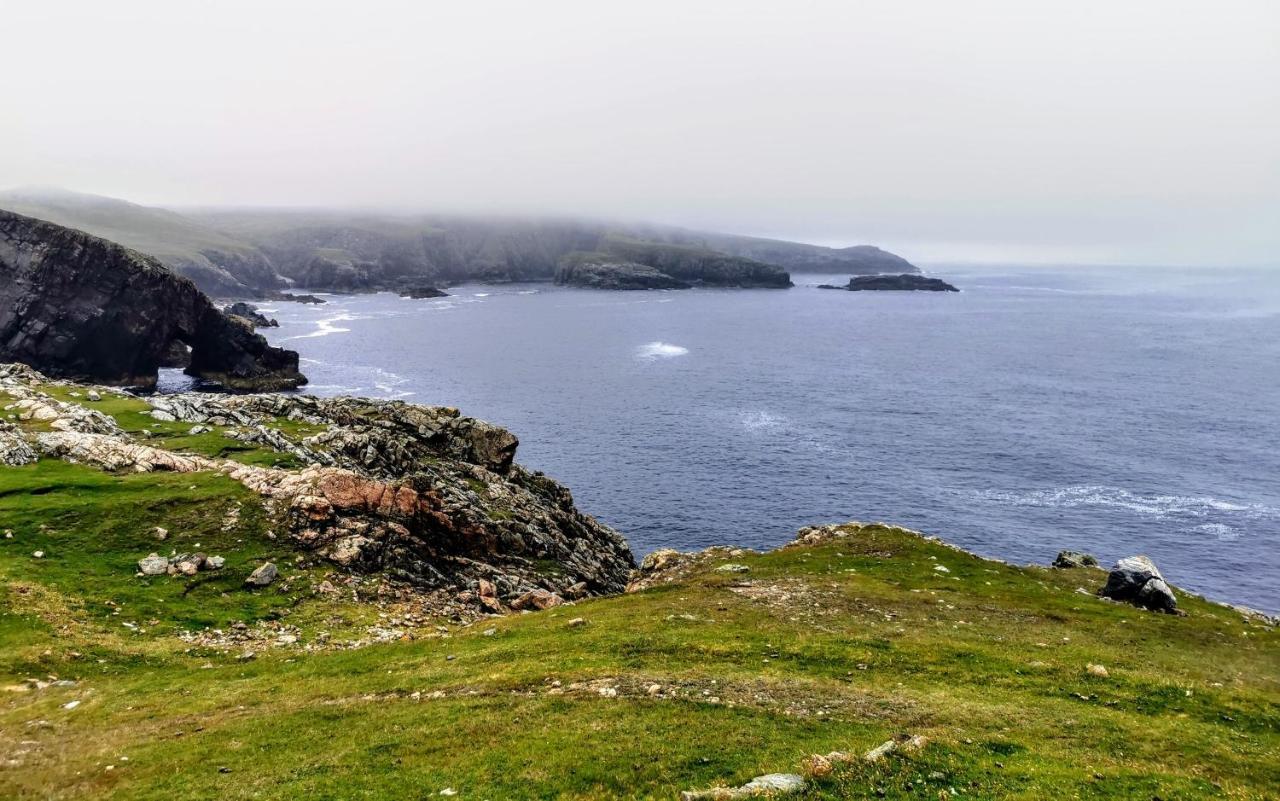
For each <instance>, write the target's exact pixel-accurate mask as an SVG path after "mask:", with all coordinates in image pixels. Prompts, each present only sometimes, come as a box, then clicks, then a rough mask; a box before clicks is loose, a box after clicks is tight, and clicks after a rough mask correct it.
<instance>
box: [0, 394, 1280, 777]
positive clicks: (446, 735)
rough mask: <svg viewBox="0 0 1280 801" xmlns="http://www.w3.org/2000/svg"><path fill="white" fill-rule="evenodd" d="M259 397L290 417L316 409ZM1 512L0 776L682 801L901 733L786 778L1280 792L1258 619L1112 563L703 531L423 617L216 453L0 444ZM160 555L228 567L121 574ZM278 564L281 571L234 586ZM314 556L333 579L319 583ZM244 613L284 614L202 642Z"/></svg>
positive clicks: (200, 448) (551, 566) (214, 446)
mask: <svg viewBox="0 0 1280 801" xmlns="http://www.w3.org/2000/svg"><path fill="white" fill-rule="evenodd" d="M42 389H43V390H44V391H46V392H48V393H49V394H51V395H53V396H55V397H57V398H59V399H61V400H66V401H71V402H77V403H84V404H85V405H87V406H91V407H92V408H97V409H99V410H101V411H103V412H106V413H108V414H111V415H113V416H114V417H115V418H116V419H117V421H118V422H119V423H120V425H121V426H122V427H124V428H125V429H127V430H130V431H135V432H137V431H141V430H143V429H146V430H148V431H150V432H152V437H153V439H152V441H153V442H157V443H164V444H165V446H166V447H170V448H174V449H184V450H188V451H190V452H197V453H204V454H205V455H210V456H214V455H223V456H229V457H231V458H238V459H241V460H242V461H252V462H253V463H258V464H268V463H273V460H276V459H279V458H280V454H274V453H273V452H271V451H269V450H266V449H262V448H258V447H257V446H251V445H245V446H243V447H240V446H241V445H242V443H235V442H232V441H230V440H227V439H226V438H225V437H223V436H222V433H221V431H219V430H215V431H214V432H211V433H209V434H202V435H195V436H192V435H190V434H189V433H188V432H189V429H190V425H189V424H183V423H156V422H155V421H154V420H152V419H151V418H150V417H148V416H145V415H143V414H141V412H143V411H145V410H146V409H147V406H146V404H145V403H143V402H142V401H139V400H137V399H133V398H127V397H119V396H116V395H104V397H103V399H102V400H101V401H98V402H95V403H92V404H90V403H88V402H87V401H85V400H84V399H83V398H81V397H77V396H73V395H71V394H70V392H71V391H72V390H71V388H70V387H65V386H48V387H43V388H42ZM276 422H277V423H278V425H279V427H280V429H281V430H282V431H283V432H284V433H285V434H286V435H287V436H289V437H291V438H294V439H295V440H296V439H298V438H301V437H303V436H306V435H308V434H310V433H314V430H315V429H314V427H310V426H307V425H305V424H302V423H296V422H293V421H287V420H282V421H276ZM23 425H27V426H29V427H33V428H39V425H40V424H38V423H32V422H27V423H24V424H23ZM229 442H230V445H228V443H229ZM228 449H230V450H228ZM157 526H160V527H163V528H165V529H167V530H168V536H167V537H166V539H164V540H163V541H161V540H158V539H157V537H156V534H155V530H154V529H155V527H157ZM0 529H3V530H5V531H6V532H7V533H8V534H9V535H10V536H6V537H5V538H3V539H0V581H2V582H3V584H2V585H0V798H4V799H6V800H7V799H10V798H12V799H37V798H38V799H81V798H83V799H100V798H102V799H165V800H166V801H171V799H219V800H221V799H294V798H300V797H308V798H342V799H347V798H353V799H355V798H358V799H403V798H413V799H423V798H428V797H439V796H438V793H439V792H440V791H441V790H445V789H446V788H450V789H453V790H455V791H456V792H457V794H458V796H457V797H460V798H477V799H486V798H488V799H544V798H566V799H630V798H672V797H675V795H676V794H677V793H678V791H679V790H682V789H688V788H696V787H705V786H709V785H712V784H716V783H730V784H740V783H742V782H744V781H746V780H747V779H750V778H751V777H752V776H754V775H758V774H760V773H767V772H775V771H781V772H787V771H795V770H797V769H798V766H799V764H800V762H801V760H802V759H803V758H804V757H805V756H806V755H808V754H810V753H826V752H829V751H832V750H841V751H848V752H853V753H861V752H863V751H865V750H867V749H869V748H871V747H873V746H875V745H877V744H879V743H881V742H883V741H884V740H886V739H888V738H890V737H892V736H894V735H896V734H898V733H901V732H909V733H914V734H922V735H925V736H927V737H928V738H929V745H928V746H927V747H926V748H925V749H924V750H923V751H921V752H919V753H918V754H915V755H911V756H901V755H891V756H889V757H888V758H886V759H884V760H882V761H880V762H877V763H875V764H867V763H864V762H862V761H855V762H853V763H850V764H846V765H842V766H839V767H837V769H836V770H835V772H834V773H833V774H831V775H829V776H826V777H822V778H819V779H816V780H814V781H813V782H812V783H811V786H810V788H809V790H808V791H807V792H806V793H805V794H804V796H803V797H804V798H805V799H836V798H896V799H942V798H948V799H951V798H982V799H986V798H1002V799H1005V798H1007V799H1041V798H1049V797H1053V798H1059V797H1060V798H1079V799H1132V798H1160V799H1183V798H1187V799H1191V798H1232V799H1265V798H1274V797H1276V789H1277V788H1278V787H1280V642H1278V639H1277V638H1278V636H1280V635H1277V632H1276V631H1275V630H1274V629H1273V628H1270V627H1268V626H1265V625H1263V624H1261V623H1259V622H1256V621H1250V620H1245V619H1243V618H1242V617H1241V616H1240V615H1239V614H1238V613H1235V612H1233V611H1231V610H1228V609H1225V608H1223V607H1221V606H1218V605H1215V604H1212V603H1209V602H1207V601H1204V600H1203V599H1199V598H1196V597H1193V596H1186V595H1185V594H1183V595H1182V606H1183V608H1184V609H1186V610H1187V612H1188V613H1189V614H1188V615H1187V616H1186V617H1172V616H1164V615H1157V614H1152V613H1148V612H1144V611H1141V610H1138V609H1135V608H1132V607H1129V606H1123V605H1118V604H1112V603H1108V602H1104V601H1100V600H1098V599H1097V598H1095V597H1094V596H1093V592H1094V591H1095V590H1096V589H1097V588H1098V587H1099V586H1100V584H1101V583H1102V581H1103V579H1104V578H1105V573H1104V572H1103V571H1100V570H1088V569H1085V570H1052V569H1047V568H1036V567H1013V566H1010V565H1005V564H1002V563H998V562H991V561H986V560H983V559H979V558H977V557H974V556H971V555H968V554H965V553H962V552H959V551H955V550H953V549H950V548H948V547H946V546H945V545H943V544H941V543H939V542H936V541H931V540H927V539H924V538H921V537H919V536H917V535H915V534H912V533H911V532H907V531H904V530H902V529H896V528H892V527H886V526H872V527H866V528H862V529H856V528H850V529H847V531H848V532H849V536H847V537H845V538H843V539H837V540H833V541H830V542H827V543H825V544H820V545H816V546H810V547H803V548H789V549H785V550H781V551H776V552H773V553H769V554H762V555H752V554H747V555H742V556H735V557H733V559H732V561H733V562H735V563H742V564H745V565H747V567H748V568H749V571H748V572H746V573H727V572H722V571H718V570H716V569H715V568H717V567H718V566H719V565H720V564H721V563H722V560H718V559H715V558H709V559H707V560H706V562H705V564H702V565H701V566H700V567H699V568H698V569H697V570H696V571H694V572H693V573H692V574H691V575H690V576H689V577H688V578H686V579H683V580H681V581H680V582H679V583H676V584H669V585H665V586H660V587H656V588H654V589H650V590H647V591H644V592H639V593H633V594H629V595H624V596H620V597H614V598H606V599H596V600H592V601H587V602H580V603H578V604H575V605H573V606H569V607H561V608H557V609H552V610H548V611H545V612H538V613H531V614H522V615H515V616H510V617H502V618H493V619H490V620H485V621H481V622H480V623H478V624H475V625H470V626H467V625H462V624H458V623H456V622H450V621H434V620H433V621H427V622H426V624H425V625H420V626H416V627H414V626H411V625H407V624H405V623H404V622H403V620H401V617H402V615H403V612H404V609H405V606H404V605H403V604H397V603H381V604H377V605H375V604H371V603H368V602H365V601H361V600H357V599H356V598H355V597H354V594H353V593H352V592H350V591H348V587H347V585H346V584H345V583H343V582H342V581H340V580H338V579H337V578H335V575H334V574H333V573H332V572H331V570H330V569H329V568H328V567H327V566H325V565H322V564H317V563H315V562H314V561H313V560H311V559H309V558H308V557H307V555H306V554H304V553H300V552H297V551H295V550H293V549H292V548H291V547H290V546H289V545H288V544H286V542H287V541H286V539H285V538H284V537H279V538H277V537H276V536H275V533H276V532H277V531H278V530H280V529H279V526H278V524H277V521H275V520H274V519H273V517H272V515H271V514H270V513H269V512H268V511H267V510H266V509H265V508H264V507H263V506H262V504H261V501H260V499H259V498H257V497H256V496H254V495H252V494H251V493H249V492H248V491H246V490H245V489H244V488H243V487H242V486H241V485H239V484H238V483H236V482H234V481H232V480H231V479H229V478H226V477H224V476H221V475H216V474H212V473H193V474H182V475H175V474H168V473H152V474H130V475H112V474H108V473H103V472H100V471H98V470H95V469H91V468H88V467H83V466H77V465H71V464H66V463H63V462H60V461H56V460H42V461H40V462H38V463H36V464H33V465H27V466H25V467H20V468H0ZM281 533H282V530H281ZM37 551H39V552H41V553H42V557H40V558H36V557H35V556H34V554H35V552H37ZM152 551H158V552H160V553H165V554H168V553H171V552H179V553H180V552H193V551H203V552H205V553H207V554H209V555H220V556H223V557H224V558H225V559H226V565H225V567H224V568H223V569H222V570H221V571H216V572H202V573H199V574H197V575H196V576H194V577H169V576H160V577H141V576H137V575H135V563H136V561H137V560H138V559H139V558H141V557H143V556H145V555H146V554H148V553H150V552H152ZM268 560H270V561H274V562H275V563H276V564H277V565H279V567H280V569H281V578H280V579H279V580H277V581H276V582H275V583H274V584H272V585H271V586H270V587H268V588H265V589H262V590H249V589H246V588H244V586H243V583H242V582H243V579H244V577H245V576H246V575H248V573H249V572H251V571H252V570H253V569H254V568H255V567H256V566H258V565H260V564H262V563H263V562H265V561H268ZM539 566H540V569H543V570H546V571H555V570H556V569H557V568H558V565H557V564H556V563H554V562H551V561H543V562H540V563H539ZM940 568H942V569H940ZM330 580H332V581H334V582H335V583H337V584H338V585H339V586H341V587H343V589H342V590H340V591H338V592H318V591H317V590H318V589H320V588H323V587H324V582H326V581H330ZM354 589H355V590H356V591H357V592H362V593H363V596H362V597H366V598H368V597H373V596H375V595H376V589H377V588H376V583H374V584H368V583H357V584H356V585H355V586H354ZM1081 590H1083V593H1082V592H1081ZM573 618H583V619H584V620H585V621H586V622H585V624H581V625H570V622H569V621H570V620H571V619H573ZM241 623H243V624H247V625H248V627H249V628H250V629H252V630H258V628H259V626H260V624H265V625H266V626H267V627H268V629H270V632H271V633H270V634H269V635H268V637H269V638H270V637H274V636H275V632H277V631H286V630H287V631H288V632H291V633H292V634H293V635H294V636H296V637H297V640H298V641H297V642H296V643H291V644H289V643H286V644H282V645H279V646H278V647H268V645H267V643H265V642H262V641H260V640H258V641H254V642H250V643H230V642H228V641H227V640H226V639H225V638H223V639H218V637H219V636H221V633H225V632H227V631H234V630H235V629H236V626H237V625H238V624H241ZM272 626H274V627H275V628H271V627H272ZM282 627H287V629H285V628H282ZM388 630H390V631H391V638H395V639H393V641H389V642H382V643H380V644H374V645H366V646H365V647H348V646H351V645H353V644H355V643H359V642H368V641H369V640H370V639H372V637H371V632H374V631H384V632H385V631H388ZM193 632H194V633H198V634H201V635H203V636H209V635H217V636H214V638H213V640H212V641H209V640H207V639H202V638H199V637H197V638H194V639H193V637H192V633H193ZM380 639H384V640H385V639H389V638H388V637H385V636H384V637H381V638H380ZM246 651H254V652H256V654H255V655H254V658H252V659H246V658H245V656H246V653H245V652H246ZM1090 664H1100V665H1103V666H1105V668H1106V673H1107V675H1106V676H1098V675H1094V674H1092V673H1090V672H1089V671H1088V670H1087V669H1086V666H1088V665H1090ZM54 679H62V680H71V681H73V682H75V683H74V685H70V686H65V685H59V684H49V682H52V681H53V680H54ZM654 686H656V687H657V690H656V691H655V690H653V689H651V688H653V687H654ZM73 702H74V706H73V708H67V705H68V704H73Z"/></svg>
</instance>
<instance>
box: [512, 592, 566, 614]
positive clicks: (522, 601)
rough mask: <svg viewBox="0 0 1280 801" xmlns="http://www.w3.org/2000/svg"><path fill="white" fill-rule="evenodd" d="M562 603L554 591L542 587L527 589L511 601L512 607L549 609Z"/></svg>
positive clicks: (561, 599)
mask: <svg viewBox="0 0 1280 801" xmlns="http://www.w3.org/2000/svg"><path fill="white" fill-rule="evenodd" d="M562 603H564V599H563V598H561V597H560V596H559V595H556V594H555V593H554V592H551V591H549V590H544V589H536V590H529V591H528V592H526V593H524V594H523V595H521V596H520V597H518V598H516V599H515V600H514V601H512V602H511V608H512V609H550V608H551V607H553V606H559V605H560V604H562Z"/></svg>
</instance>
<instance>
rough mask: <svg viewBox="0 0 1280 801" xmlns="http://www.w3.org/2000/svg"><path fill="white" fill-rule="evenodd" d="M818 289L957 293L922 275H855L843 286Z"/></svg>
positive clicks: (822, 285)
mask: <svg viewBox="0 0 1280 801" xmlns="http://www.w3.org/2000/svg"><path fill="white" fill-rule="evenodd" d="M818 289H847V290H849V291H850V292H862V291H864V290H871V291H874V290H880V291H910V292H959V291H960V290H959V289H957V288H956V287H954V286H952V285H951V284H948V283H947V282H946V281H943V280H942V279H941V278H928V277H926V276H923V275H912V274H909V273H903V274H902V275H857V276H854V277H853V278H850V279H849V283H848V284H845V285H844V286H834V285H832V284H819V285H818Z"/></svg>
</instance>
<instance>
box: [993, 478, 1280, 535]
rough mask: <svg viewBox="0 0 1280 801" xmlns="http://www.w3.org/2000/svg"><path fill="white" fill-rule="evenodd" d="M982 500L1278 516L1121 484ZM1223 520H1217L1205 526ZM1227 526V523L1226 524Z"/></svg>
mask: <svg viewBox="0 0 1280 801" xmlns="http://www.w3.org/2000/svg"><path fill="white" fill-rule="evenodd" d="M977 494H978V496H979V497H981V498H983V499H984V500H988V501H994V502H996V503H1001V504H1006V505H1010V506H1043V507H1055V508H1064V509H1074V508H1081V507H1097V508H1103V509H1119V510H1124V511H1127V512H1131V513H1133V514H1136V515H1139V516H1142V517H1150V518H1154V519H1158V520H1186V521H1188V522H1191V521H1195V520H1204V519H1212V518H1227V519H1232V520H1280V508H1276V507H1272V506H1267V505H1265V504H1260V503H1239V502H1235V501H1227V500H1222V499H1221V498H1213V497H1208V496H1200V495H1142V494H1139V493H1136V492H1130V491H1129V490H1126V489H1124V488H1122V487H1109V486H1105V485H1092V484H1090V485H1078V486H1071V487H1058V488H1055V489H1043V490H1031V491H1026V492H1008V491H1003V490H988V491H985V492H979V493H977ZM1218 525H1222V526H1225V524H1223V523H1220V522H1218V521H1214V522H1210V523H1205V524H1204V526H1218ZM1227 528H1229V527H1227ZM1196 530H1204V531H1206V532H1207V533H1214V534H1221V533H1222V530H1221V529H1217V528H1214V529H1212V531H1210V530H1209V529H1207V528H1203V529H1202V527H1200V526H1197V528H1196Z"/></svg>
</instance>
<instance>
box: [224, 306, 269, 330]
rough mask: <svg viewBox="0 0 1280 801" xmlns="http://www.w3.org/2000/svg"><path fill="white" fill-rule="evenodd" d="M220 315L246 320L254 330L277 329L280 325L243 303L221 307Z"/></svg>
mask: <svg viewBox="0 0 1280 801" xmlns="http://www.w3.org/2000/svg"><path fill="white" fill-rule="evenodd" d="M222 313H223V314H230V315H234V316H236V317H239V318H241V319H244V320H248V321H249V322H250V323H252V324H253V327H254V328H277V327H279V325H280V323H278V322H276V321H275V320H273V319H271V318H269V317H267V316H266V315H265V314H262V313H261V312H259V311H258V310H257V308H256V307H254V306H252V305H250V304H248V303H245V302H244V301H237V302H235V303H232V304H231V305H229V306H223V307H222Z"/></svg>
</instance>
